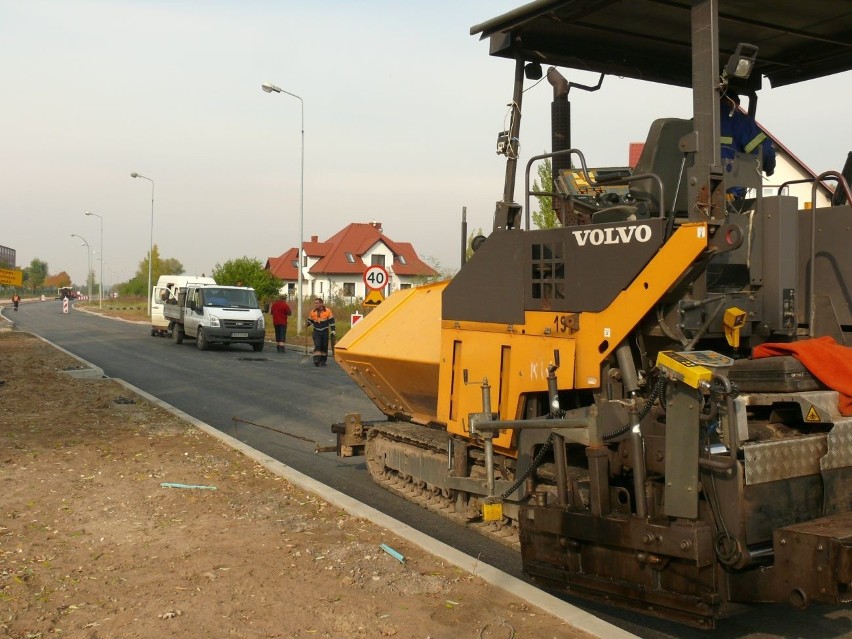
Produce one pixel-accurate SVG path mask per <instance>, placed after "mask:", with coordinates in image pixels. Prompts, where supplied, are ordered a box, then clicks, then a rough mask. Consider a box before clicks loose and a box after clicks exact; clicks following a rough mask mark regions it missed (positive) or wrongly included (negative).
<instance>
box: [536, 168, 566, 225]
mask: <svg viewBox="0 0 852 639" xmlns="http://www.w3.org/2000/svg"><path fill="white" fill-rule="evenodd" d="M536 169H537V170H538V180H536V181H535V182H533V188H532V190H533V191H537V192H546V193H552V192H553V165H552V164H551V162H550V158H545V159H544V161H543V162H540V163H539V164H538V166H537V167H536ZM539 180H541V182H540V183H539ZM535 198H536V199H537V200H538V210H537V211H533V212H532V221H533V224H535V225H536V226H537V227H538V228H540V229H554V228H556V227H557V226H560V224H559V218H558V217H556V211H554V210H553V200H552V198H551V197H550V196H549V195H536V196H535Z"/></svg>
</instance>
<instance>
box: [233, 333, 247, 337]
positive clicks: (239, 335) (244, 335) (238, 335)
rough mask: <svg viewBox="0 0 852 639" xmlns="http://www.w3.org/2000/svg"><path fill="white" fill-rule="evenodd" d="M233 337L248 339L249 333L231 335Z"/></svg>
mask: <svg viewBox="0 0 852 639" xmlns="http://www.w3.org/2000/svg"><path fill="white" fill-rule="evenodd" d="M231 337H248V333H231Z"/></svg>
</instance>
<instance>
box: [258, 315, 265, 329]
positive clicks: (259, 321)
mask: <svg viewBox="0 0 852 639" xmlns="http://www.w3.org/2000/svg"><path fill="white" fill-rule="evenodd" d="M257 327H258V328H266V322H265V321H264V319H263V315H261V316H260V319H259V320H257Z"/></svg>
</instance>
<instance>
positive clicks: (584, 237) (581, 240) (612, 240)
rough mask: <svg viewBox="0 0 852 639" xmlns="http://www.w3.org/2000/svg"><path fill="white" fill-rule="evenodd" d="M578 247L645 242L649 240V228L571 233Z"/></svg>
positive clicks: (621, 228)
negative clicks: (634, 241)
mask: <svg viewBox="0 0 852 639" xmlns="http://www.w3.org/2000/svg"><path fill="white" fill-rule="evenodd" d="M572 233H573V234H574V239H575V240H577V245H578V246H586V244H591V245H592V246H600V245H601V244H629V243H630V242H632V241H633V240H636V241H637V242H647V241H648V240H650V239H651V227H650V226H648V225H647V224H640V225H639V226H611V227H609V228H606V229H589V230H583V231H572Z"/></svg>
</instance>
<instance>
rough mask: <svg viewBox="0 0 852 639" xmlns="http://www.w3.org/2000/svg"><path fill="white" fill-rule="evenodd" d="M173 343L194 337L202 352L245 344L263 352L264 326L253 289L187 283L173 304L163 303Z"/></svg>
mask: <svg viewBox="0 0 852 639" xmlns="http://www.w3.org/2000/svg"><path fill="white" fill-rule="evenodd" d="M163 314H164V315H165V316H166V319H167V320H170V321H171V332H172V339H173V340H174V342H175V344H180V343H182V342H183V340H184V338H185V337H189V338H195V343H196V345H197V346H198V348H199V349H200V350H202V351H206V350H207V348H208V347H209V346H210V345H212V344H223V345H225V346H227V345H230V344H249V345H250V346H251V347H252V348H253V349H254V350H255V352H259V351H262V350H263V346H264V344H265V342H266V325H265V322H264V319H263V311H261V310H260V307H259V306H258V304H257V296H256V295H255V293H254V289H253V288H248V287H245V286H219V285H218V284H189V285H188V286H187V287H186V288H181V289H180V290H179V292H178V303H177V304H168V303H167V304H165V305H164V307H163Z"/></svg>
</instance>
